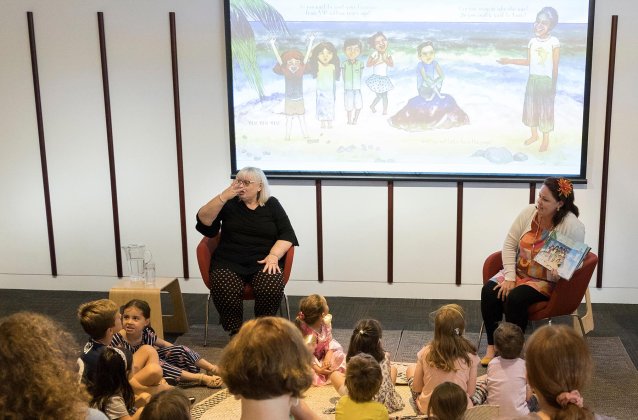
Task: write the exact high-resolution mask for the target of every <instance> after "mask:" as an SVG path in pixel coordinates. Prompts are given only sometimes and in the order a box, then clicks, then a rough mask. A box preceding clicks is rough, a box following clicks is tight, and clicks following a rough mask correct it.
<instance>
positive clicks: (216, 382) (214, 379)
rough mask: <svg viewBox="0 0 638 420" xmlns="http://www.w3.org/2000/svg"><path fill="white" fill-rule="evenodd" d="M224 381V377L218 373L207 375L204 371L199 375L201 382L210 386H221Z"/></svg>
mask: <svg viewBox="0 0 638 420" xmlns="http://www.w3.org/2000/svg"><path fill="white" fill-rule="evenodd" d="M208 378H210V379H208ZM223 383H224V381H222V378H220V377H219V376H217V375H211V376H207V375H204V374H203V373H201V374H200V375H199V384H200V385H206V386H207V387H208V388H221V387H222V385H223Z"/></svg>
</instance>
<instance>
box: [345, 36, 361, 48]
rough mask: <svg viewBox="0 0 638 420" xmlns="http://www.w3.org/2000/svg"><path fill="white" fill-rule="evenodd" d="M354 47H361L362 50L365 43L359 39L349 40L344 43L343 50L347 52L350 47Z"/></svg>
mask: <svg viewBox="0 0 638 420" xmlns="http://www.w3.org/2000/svg"><path fill="white" fill-rule="evenodd" d="M353 45H356V46H358V47H359V49H360V50H362V49H363V43H362V42H361V40H360V39H359V38H348V39H346V40H345V41H343V49H344V50H345V49H346V48H348V47H351V46H353Z"/></svg>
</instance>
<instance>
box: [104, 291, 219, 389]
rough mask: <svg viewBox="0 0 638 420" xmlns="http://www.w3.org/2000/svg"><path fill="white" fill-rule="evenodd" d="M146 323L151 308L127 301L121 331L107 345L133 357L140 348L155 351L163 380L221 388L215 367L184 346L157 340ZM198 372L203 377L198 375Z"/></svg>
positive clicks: (143, 302) (143, 303)
mask: <svg viewBox="0 0 638 420" xmlns="http://www.w3.org/2000/svg"><path fill="white" fill-rule="evenodd" d="M150 322H151V307H150V306H149V305H148V303H147V302H146V301H143V300H138V299H133V300H131V301H129V302H128V303H127V304H126V305H124V306H123V307H122V326H123V327H124V329H123V330H122V331H121V332H117V333H115V334H114V335H113V338H112V340H111V345H112V346H113V347H119V348H124V349H127V350H128V351H130V352H131V353H133V354H134V353H136V352H137V350H138V349H139V348H140V347H142V346H143V345H145V344H148V345H150V346H153V347H154V348H155V349H156V350H157V354H158V356H159V360H160V365H161V366H162V372H163V376H164V378H165V379H169V380H172V381H174V382H179V381H184V382H197V383H199V384H202V385H206V386H207V387H209V388H219V387H221V385H222V380H221V378H220V377H219V376H216V375H215V372H217V366H215V365H213V364H212V363H210V362H209V361H208V360H206V359H203V358H202V356H200V355H199V354H198V353H196V352H194V351H193V350H191V349H189V348H188V347H186V346H175V345H173V344H172V343H169V342H168V341H165V340H162V339H161V338H158V337H157V335H155V331H154V330H153V328H151V326H150ZM200 368H201V369H204V370H205V371H206V373H199V370H200Z"/></svg>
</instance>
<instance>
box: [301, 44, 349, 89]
mask: <svg viewBox="0 0 638 420" xmlns="http://www.w3.org/2000/svg"><path fill="white" fill-rule="evenodd" d="M323 50H328V51H330V52H331V53H332V60H330V64H333V65H334V67H335V68H334V79H335V80H339V77H340V76H341V62H340V61H339V54H337V48H336V47H335V46H334V44H333V43H332V42H328V41H324V42H320V43H318V44H317V45H316V46H315V47H314V48H313V49H312V54H311V55H310V60H309V61H308V64H309V65H310V67H309V69H308V73H311V74H312V77H313V78H315V79H316V78H317V73H319V54H321V52H322V51H323Z"/></svg>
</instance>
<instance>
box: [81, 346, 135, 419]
mask: <svg viewBox="0 0 638 420" xmlns="http://www.w3.org/2000/svg"><path fill="white" fill-rule="evenodd" d="M132 360H133V359H132V357H131V353H130V352H129V351H127V350H124V349H116V348H115V347H104V348H103V350H102V352H101V353H100V356H99V357H98V359H97V369H96V372H95V381H94V382H93V383H92V384H91V386H90V389H89V391H90V392H91V394H92V395H93V398H92V399H91V403H90V405H91V407H95V408H97V409H98V410H100V411H105V410H106V406H107V405H108V403H109V400H110V399H111V397H113V396H114V395H121V396H122V398H123V399H124V404H125V405H126V408H127V410H131V409H133V406H134V404H135V394H134V393H133V388H131V384H130V383H129V381H128V372H129V371H130V369H131V364H132V363H133V362H132Z"/></svg>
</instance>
